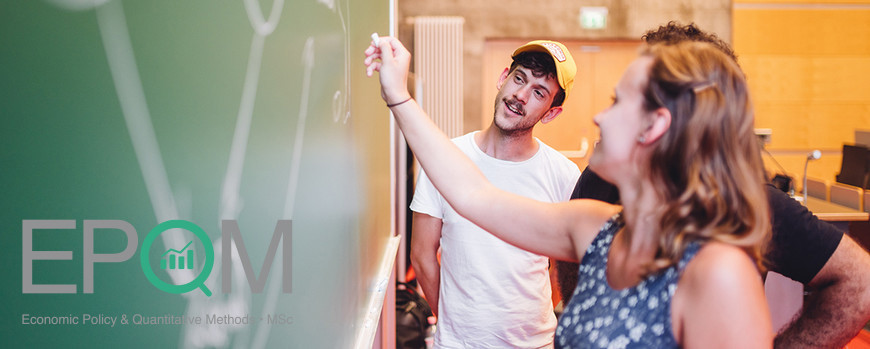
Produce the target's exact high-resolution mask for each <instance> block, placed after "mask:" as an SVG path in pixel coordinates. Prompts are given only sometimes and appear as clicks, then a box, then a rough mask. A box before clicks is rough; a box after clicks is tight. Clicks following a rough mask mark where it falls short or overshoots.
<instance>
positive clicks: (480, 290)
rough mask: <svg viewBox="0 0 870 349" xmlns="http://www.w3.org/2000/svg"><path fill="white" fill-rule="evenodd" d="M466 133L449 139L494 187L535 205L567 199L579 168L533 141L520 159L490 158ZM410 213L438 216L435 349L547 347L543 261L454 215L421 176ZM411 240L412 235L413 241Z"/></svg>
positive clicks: (549, 327) (549, 306)
mask: <svg viewBox="0 0 870 349" xmlns="http://www.w3.org/2000/svg"><path fill="white" fill-rule="evenodd" d="M475 133H476V132H472V133H469V134H466V135H464V136H460V137H457V138H455V139H453V142H454V143H455V144H456V145H457V146H459V148H460V149H461V150H462V151H463V152H464V153H465V154H466V155H468V156H469V157H470V158H471V160H472V161H474V163H475V164H477V166H478V167H479V168H480V170H481V171H482V172H483V174H484V175H485V176H486V177H487V178H488V179H489V181H490V182H492V183H493V184H494V185H495V186H497V187H499V188H501V189H503V190H506V191H509V192H512V193H515V194H518V195H522V196H525V197H529V198H533V199H536V200H539V201H546V202H560V201H567V200H568V199H569V198H570V196H571V191H572V190H573V188H574V185H575V184H576V183H577V179H578V178H579V177H580V169H578V168H577V165H575V164H574V163H573V162H571V160H568V158H566V157H565V156H564V155H562V154H561V153H559V152H558V151H556V150H555V149H553V148H551V147H550V146H548V145H546V144H544V143H543V142H541V141H540V140H537V139H535V140H536V141H537V142H538V145H539V147H538V152H537V153H536V154H535V155H534V156H532V157H531V158H530V159H528V160H525V161H519V162H514V161H505V160H499V159H496V158H493V157H491V156H489V155H487V154H486V153H484V152H483V151H481V150H480V148H479V147H478V146H477V143H475V141H474V134H475ZM411 210H413V211H415V212H420V213H425V214H427V215H430V216H432V217H436V218H441V220H442V223H443V225H442V228H441V285H440V299H439V302H438V310H439V314H438V315H439V317H438V331H437V333H436V334H435V346H436V347H437V348H547V347H551V346H552V343H553V336H554V333H555V329H556V317H555V315H554V314H553V303H552V300H551V289H550V277H549V273H548V271H547V269H548V266H549V260H548V258H547V257H543V256H540V255H536V254H533V253H530V252H526V251H524V250H521V249H519V248H517V247H514V246H512V245H509V244H508V243H506V242H504V241H502V240H500V239H499V238H497V237H495V236H493V235H492V234H490V233H488V232H486V231H485V230H483V229H481V228H479V227H478V226H476V225H475V224H474V223H471V222H470V221H468V220H466V219H465V218H463V217H462V216H460V215H459V214H458V213H456V211H454V210H453V208H452V207H450V205H448V204H447V201H445V200H444V198H443V197H442V196H441V194H440V193H439V192H438V191H437V190H436V189H435V187H434V186H433V185H432V182H430V181H429V178H428V177H427V176H426V174H425V173H423V172H421V173H420V177H419V179H418V181H417V188H416V192H415V193H414V199H413V201H412V202H411ZM412 238H413V237H412Z"/></svg>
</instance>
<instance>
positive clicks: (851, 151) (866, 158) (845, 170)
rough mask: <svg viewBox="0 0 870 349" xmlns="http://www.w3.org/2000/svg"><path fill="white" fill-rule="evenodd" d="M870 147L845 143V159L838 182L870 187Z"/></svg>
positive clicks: (841, 164) (841, 165)
mask: <svg viewBox="0 0 870 349" xmlns="http://www.w3.org/2000/svg"><path fill="white" fill-rule="evenodd" d="M868 181H870V149H868V148H867V147H865V146H863V145H858V144H856V145H848V144H843V160H842V162H841V163H840V173H839V174H837V182H840V183H843V184H848V185H853V186H856V187H859V188H866V189H870V183H868Z"/></svg>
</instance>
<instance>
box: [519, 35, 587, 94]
mask: <svg viewBox="0 0 870 349" xmlns="http://www.w3.org/2000/svg"><path fill="white" fill-rule="evenodd" d="M523 52H545V53H548V54H550V56H551V57H553V62H554V63H556V80H559V86H561V87H562V89H563V90H565V97H568V94H569V93H570V92H571V88H572V87H574V75H576V74H577V65H576V64H574V57H572V56H571V52H569V51H568V48H567V47H565V45H563V44H562V43H561V42H556V41H550V40H535V41H530V42H529V43H527V44H525V45H523V46H520V47H519V48H518V49H516V51H514V53H513V54H512V55H511V58H513V57H516V55H518V54H520V53H523Z"/></svg>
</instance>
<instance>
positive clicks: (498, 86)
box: [495, 68, 510, 90]
mask: <svg viewBox="0 0 870 349" xmlns="http://www.w3.org/2000/svg"><path fill="white" fill-rule="evenodd" d="M508 75H510V69H509V68H504V71H502V72H501V76H499V77H498V83H496V84H495V88H496V90H501V86H502V85H504V81H505V80H507V77H508Z"/></svg>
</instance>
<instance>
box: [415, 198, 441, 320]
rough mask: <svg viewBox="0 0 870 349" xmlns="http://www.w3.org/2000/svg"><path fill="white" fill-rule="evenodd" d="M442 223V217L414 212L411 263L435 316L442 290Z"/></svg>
mask: <svg viewBox="0 0 870 349" xmlns="http://www.w3.org/2000/svg"><path fill="white" fill-rule="evenodd" d="M441 225H442V223H441V218H436V217H432V216H430V215H427V214H425V213H419V212H414V217H413V221H412V222H411V265H412V266H414V272H415V273H416V274H417V281H418V282H419V283H420V287H422V288H423V294H424V295H425V296H426V300H427V301H428V302H429V307H431V308H432V313H433V314H435V316H438V299H439V298H438V295H439V292H440V290H441V266H440V265H439V264H438V248H439V247H440V246H441Z"/></svg>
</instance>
